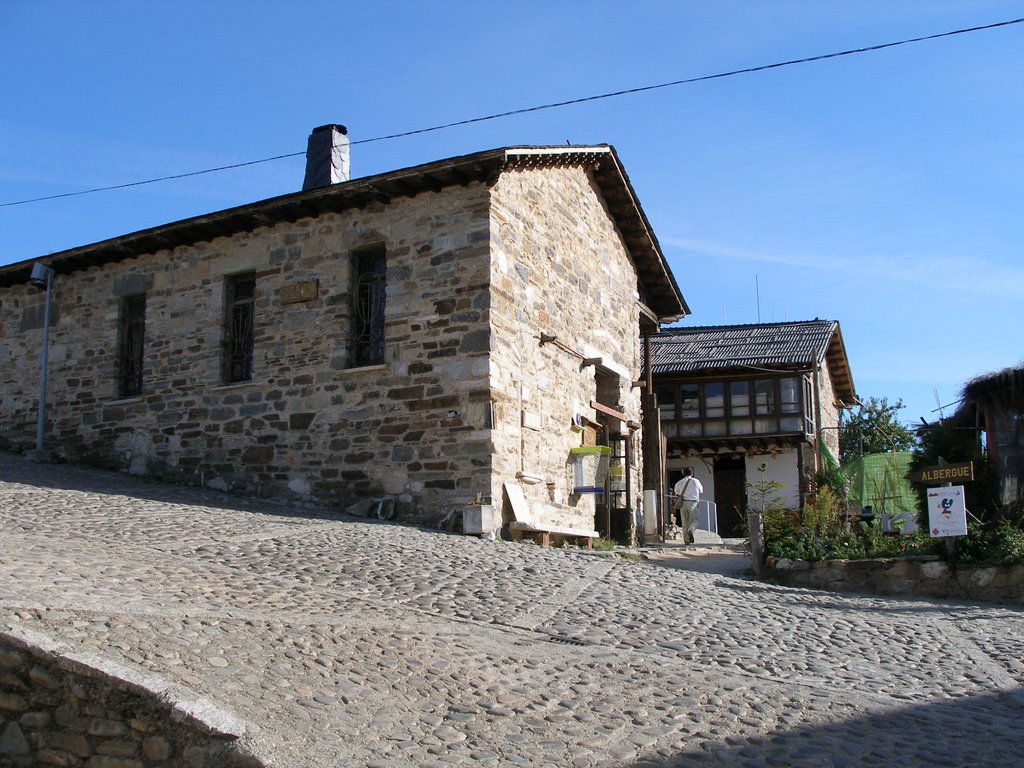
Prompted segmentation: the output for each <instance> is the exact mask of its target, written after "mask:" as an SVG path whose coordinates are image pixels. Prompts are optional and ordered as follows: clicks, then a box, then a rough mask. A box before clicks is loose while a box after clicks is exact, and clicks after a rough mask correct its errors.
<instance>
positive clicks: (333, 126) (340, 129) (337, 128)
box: [312, 123, 348, 136]
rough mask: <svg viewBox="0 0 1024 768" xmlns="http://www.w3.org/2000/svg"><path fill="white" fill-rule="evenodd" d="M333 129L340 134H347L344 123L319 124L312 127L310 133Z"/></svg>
mask: <svg viewBox="0 0 1024 768" xmlns="http://www.w3.org/2000/svg"><path fill="white" fill-rule="evenodd" d="M330 130H335V131H337V132H338V133H340V134H341V135H342V136H348V128H346V127H345V126H344V125H338V124H337V123H328V124H327V125H321V126H318V127H316V128H314V129H313V131H312V133H320V132H321V131H330Z"/></svg>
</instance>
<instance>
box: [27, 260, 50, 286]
mask: <svg viewBox="0 0 1024 768" xmlns="http://www.w3.org/2000/svg"><path fill="white" fill-rule="evenodd" d="M28 281H29V282H30V283H32V285H34V286H35V287H36V288H39V289H40V290H43V291H45V290H46V288H47V286H48V285H49V284H50V283H51V282H53V270H52V269H51V268H50V267H48V266H46V265H45V264H43V263H41V262H38V261H37V262H36V263H35V264H33V265H32V276H31V277H29V279H28Z"/></svg>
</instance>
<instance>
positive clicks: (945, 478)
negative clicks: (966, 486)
mask: <svg viewBox="0 0 1024 768" xmlns="http://www.w3.org/2000/svg"><path fill="white" fill-rule="evenodd" d="M912 479H913V480H914V481H915V482H918V483H955V482H961V483H963V482H968V481H971V480H973V479H974V462H973V461H964V462H961V463H960V464H943V465H942V466H935V467H925V468H924V469H922V470H920V471H919V472H916V473H915V474H914V476H913V478H912Z"/></svg>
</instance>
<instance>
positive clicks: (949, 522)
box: [928, 485, 967, 538]
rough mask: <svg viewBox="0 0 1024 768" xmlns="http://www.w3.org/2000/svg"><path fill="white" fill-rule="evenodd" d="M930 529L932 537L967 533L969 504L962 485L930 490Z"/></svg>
mask: <svg viewBox="0 0 1024 768" xmlns="http://www.w3.org/2000/svg"><path fill="white" fill-rule="evenodd" d="M928 530H929V531H930V532H931V534H932V538H941V537H943V536H966V535H967V505H966V504H965V503H964V487H963V486H962V485H953V486H950V487H948V488H931V489H929V490H928Z"/></svg>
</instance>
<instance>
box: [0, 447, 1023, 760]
mask: <svg viewBox="0 0 1024 768" xmlns="http://www.w3.org/2000/svg"><path fill="white" fill-rule="evenodd" d="M0 585H2V588H0V615H2V620H3V621H4V623H6V624H7V625H9V626H20V627H22V628H29V629H34V630H36V631H41V632H44V633H46V634H48V635H50V636H51V637H53V638H55V639H59V640H63V641H64V642H66V643H68V644H69V645H71V646H72V647H75V648H78V649H81V650H87V651H92V652H95V653H100V654H107V655H109V656H110V657H112V658H114V659H115V660H117V661H118V662H120V663H122V664H125V665H127V666H129V667H135V668H137V669H140V670H142V671H145V672H147V673H150V674H153V675H157V676H160V677H162V678H165V679H167V680H168V681H170V682H173V683H176V684H178V685H180V686H184V687H185V688H187V689H190V690H192V691H194V692H195V693H196V694H197V695H200V696H205V697H206V698H208V699H210V700H212V701H213V702H214V703H215V704H217V705H218V706H220V707H221V708H223V709H226V710H228V711H229V712H232V713H234V714H236V715H238V716H239V717H241V718H242V719H244V720H245V721H246V722H248V723H249V724H250V725H251V726H252V728H253V733H254V734H255V737H254V744H255V747H256V749H257V752H258V753H259V754H260V755H261V756H263V757H264V758H268V759H270V760H271V761H272V762H273V764H274V765H276V766H284V767H292V766H294V767H295V768H307V767H310V768H317V767H318V766H430V765H478V766H497V765H501V766H505V765H513V766H514V765H522V766H573V767H574V768H587V767H588V766H744V767H747V768H761V767H762V766H815V767H827V766H862V765H872V766H890V765H892V766H895V765H899V766H962V765H971V766H1017V765H1020V764H1022V762H1024V693H1022V691H1021V685H1022V683H1024V663H1022V658H1024V653H1022V647H1021V638H1022V637H1024V610H1022V609H1021V608H1020V607H1015V606H998V605H972V604H963V603H951V602H942V601H927V600H899V599H889V598H874V597H863V596H844V595H836V594H829V593H823V592H813V591H809V590H800V589H790V588H782V587H777V586H772V585H767V584H761V583H758V582H754V581H748V580H744V579H742V578H738V577H735V576H722V575H717V574H713V573H702V572H699V571H682V570H674V569H670V568H664V567H659V566H657V565H653V564H650V563H646V562H636V561H630V560H621V559H611V558H609V557H607V556H599V555H597V554H589V553H585V552H582V551H575V550H556V549H543V548H540V547H536V546H534V545H532V544H511V543H502V542H490V541H484V540H480V539H476V538H473V537H467V536H457V535H450V534H443V533H438V532H432V531H427V530H422V529H417V528H411V527H403V526H399V525H392V524H387V523H374V522H366V521H359V520H354V519H350V518H342V517H338V516H332V515H330V514H316V513H311V512H309V511H299V510H296V509H291V508H285V507H279V506H273V505H270V504H268V503H266V502H262V501H253V502H243V501H239V500H238V499H234V498H231V497H228V496H223V495H221V494H218V493H214V492H210V491H203V490H199V489H189V488H180V487H168V486H161V485H156V484H150V483H145V482H143V481H140V480H137V479H134V478H130V477H126V476H122V475H117V474H110V473H103V472H95V471H89V470H83V469H79V468H72V467H66V466H45V465H36V464H31V463H29V462H26V461H24V460H23V459H21V458H18V457H13V456H7V455H0Z"/></svg>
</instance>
